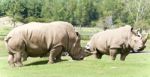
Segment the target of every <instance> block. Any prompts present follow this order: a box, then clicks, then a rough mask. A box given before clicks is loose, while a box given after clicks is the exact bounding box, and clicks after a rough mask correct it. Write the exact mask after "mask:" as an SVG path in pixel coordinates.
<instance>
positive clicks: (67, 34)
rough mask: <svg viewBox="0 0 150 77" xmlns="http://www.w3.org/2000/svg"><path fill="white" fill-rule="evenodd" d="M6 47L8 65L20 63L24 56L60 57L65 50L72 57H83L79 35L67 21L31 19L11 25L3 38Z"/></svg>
mask: <svg viewBox="0 0 150 77" xmlns="http://www.w3.org/2000/svg"><path fill="white" fill-rule="evenodd" d="M4 41H5V44H6V47H7V49H8V53H9V56H8V63H9V64H10V66H13V67H14V66H23V64H22V60H27V57H43V56H45V55H48V56H49V62H48V63H55V62H57V61H60V60H61V53H62V52H63V51H66V52H68V53H69V56H71V58H72V59H73V60H82V59H83V58H84V55H85V53H84V50H85V49H84V48H82V47H81V45H80V35H79V33H78V32H76V31H75V30H74V28H73V25H72V24H70V23H68V22H63V21H55V22H51V23H37V22H31V23H28V24H25V25H23V26H19V27H16V28H14V29H13V30H12V31H10V32H9V34H8V35H7V36H6V37H5V39H4Z"/></svg>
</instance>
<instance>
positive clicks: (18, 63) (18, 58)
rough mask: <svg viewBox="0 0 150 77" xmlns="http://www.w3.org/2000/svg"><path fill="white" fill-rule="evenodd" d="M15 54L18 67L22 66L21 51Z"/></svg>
mask: <svg viewBox="0 0 150 77" xmlns="http://www.w3.org/2000/svg"><path fill="white" fill-rule="evenodd" d="M14 56H15V63H16V66H17V67H21V66H23V64H22V61H21V52H17V53H16V54H14Z"/></svg>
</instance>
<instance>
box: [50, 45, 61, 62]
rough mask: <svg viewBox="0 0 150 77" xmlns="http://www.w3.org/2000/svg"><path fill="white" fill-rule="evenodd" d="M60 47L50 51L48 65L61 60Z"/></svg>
mask: <svg viewBox="0 0 150 77" xmlns="http://www.w3.org/2000/svg"><path fill="white" fill-rule="evenodd" d="M61 52H62V46H57V47H54V48H53V49H52V50H50V54H49V62H48V63H50V64H53V63H55V62H56V61H57V60H59V59H61Z"/></svg>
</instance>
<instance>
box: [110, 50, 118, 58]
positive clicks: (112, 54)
mask: <svg viewBox="0 0 150 77" xmlns="http://www.w3.org/2000/svg"><path fill="white" fill-rule="evenodd" d="M109 52H110V57H111V59H112V60H115V59H116V56H117V49H110V50H109Z"/></svg>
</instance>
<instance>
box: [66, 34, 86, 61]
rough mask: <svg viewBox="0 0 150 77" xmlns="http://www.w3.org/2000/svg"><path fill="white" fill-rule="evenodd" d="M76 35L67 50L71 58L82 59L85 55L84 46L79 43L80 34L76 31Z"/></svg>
mask: <svg viewBox="0 0 150 77" xmlns="http://www.w3.org/2000/svg"><path fill="white" fill-rule="evenodd" d="M76 35H77V37H76V40H75V43H74V44H73V47H72V49H71V50H70V52H69V55H70V56H71V58H72V59H73V60H82V59H84V57H85V53H84V48H82V47H81V45H80V40H81V37H80V34H79V33H78V32H76Z"/></svg>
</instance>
